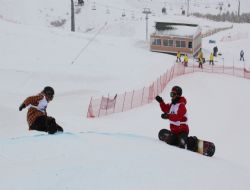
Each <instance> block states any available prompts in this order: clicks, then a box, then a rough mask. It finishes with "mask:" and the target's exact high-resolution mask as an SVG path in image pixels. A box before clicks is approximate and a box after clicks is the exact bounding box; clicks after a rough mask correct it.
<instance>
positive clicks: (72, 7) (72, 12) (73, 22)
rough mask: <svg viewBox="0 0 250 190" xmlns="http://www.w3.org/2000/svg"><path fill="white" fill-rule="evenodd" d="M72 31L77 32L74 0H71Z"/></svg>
mask: <svg viewBox="0 0 250 190" xmlns="http://www.w3.org/2000/svg"><path fill="white" fill-rule="evenodd" d="M71 31H72V32H75V10H74V1H73V0H71Z"/></svg>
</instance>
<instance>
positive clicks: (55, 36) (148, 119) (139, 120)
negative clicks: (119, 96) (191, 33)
mask: <svg viewBox="0 0 250 190" xmlns="http://www.w3.org/2000/svg"><path fill="white" fill-rule="evenodd" d="M58 2H59V1H56V0H53V1H52V0H43V1H38V0H22V1H14V0H1V1H0V58H1V63H0V87H1V88H0V98H1V100H2V101H1V102H0V114H1V119H0V167H1V171H0V189H5V190H7V189H8V190H17V189H25V190H33V189H36V190H45V189H47V190H52V189H61V190H66V189H73V190H76V189H79V190H80V189H91V190H100V189H102V190H110V189H116V190H128V189H129V190H160V189H186V190H194V189H197V190H198V189H203V190H205V189H209V190H210V189H218V190H221V189H232V190H234V189H239V190H247V189H249V187H250V181H249V178H250V162H249V160H250V143H249V142H248V139H249V137H248V136H249V133H250V129H249V127H248V117H249V112H248V111H249V97H250V81H249V80H247V79H244V78H237V77H234V76H230V75H223V74H212V73H203V72H197V73H192V74H187V75H184V76H181V77H178V78H176V79H174V80H172V81H171V82H170V83H169V84H168V85H167V87H166V89H165V90H164V92H163V93H162V94H160V95H161V96H162V97H163V99H164V100H165V101H170V97H169V92H170V89H171V87H172V86H173V85H179V86H181V87H182V89H183V95H184V96H185V97H186V99H187V101H188V103H187V109H188V116H189V126H190V135H192V136H193V135H196V136H197V137H199V138H201V139H206V140H210V141H212V142H214V143H215V145H216V152H215V155H214V156H213V157H211V158H210V157H205V156H202V155H200V154H197V153H193V152H190V151H187V150H182V149H178V148H176V147H172V146H169V145H167V144H166V143H163V142H161V141H159V140H158V131H159V130H160V129H162V128H168V125H169V122H168V121H167V120H162V119H161V117H160V115H161V111H160V108H159V105H158V103H157V102H156V101H154V102H153V103H151V104H148V105H146V106H143V107H139V108H136V109H133V110H130V111H127V112H123V113H116V114H112V115H109V116H106V117H100V118H91V119H88V118H87V117H86V116H87V109H88V104H89V101H90V98H91V97H101V96H102V95H107V94H108V93H111V94H114V93H123V92H125V91H128V90H133V89H141V88H142V87H143V86H147V85H149V84H150V83H151V82H153V81H155V80H156V79H157V78H158V77H159V76H160V75H161V74H163V73H164V72H165V71H167V70H168V69H169V68H170V67H171V66H172V65H173V64H175V59H176V58H175V57H174V56H172V55H168V54H163V53H155V52H150V51H149V41H147V40H146V36H145V35H146V31H145V28H146V23H145V14H143V13H142V11H143V8H145V7H149V8H151V9H152V10H153V13H152V14H150V15H149V34H150V33H152V32H153V31H154V27H153V26H154V22H155V21H158V20H164V19H166V21H167V22H168V21H169V20H172V21H174V22H182V23H183V22H191V23H192V22H194V23H198V24H199V25H200V26H201V28H202V30H203V31H208V30H210V29H213V28H217V27H222V26H223V27H228V26H231V25H232V23H227V22H225V23H217V22H213V21H208V20H204V19H200V18H195V17H185V16H181V8H185V6H186V4H185V2H186V1H184V0H182V1H181V0H179V1H174V0H172V1H168V3H166V2H165V3H164V2H163V1H160V0H152V1H151V0H137V1H132V0H112V1H111V0H96V1H90V0H87V1H85V5H84V6H83V7H79V6H75V10H76V32H70V1H69V0H60V3H58ZM237 2H238V1H233V0H232V1H229V0H228V1H227V3H231V5H232V6H230V9H233V8H235V6H237ZM218 3H219V1H216V0H210V1H204V0H200V1H199V0H196V1H191V5H190V6H191V7H190V11H193V10H195V9H196V10H197V7H199V9H200V10H204V11H206V10H208V9H209V11H208V12H212V11H213V12H214V13H216V14H217V13H218V12H219V10H218V8H217V6H216V5H218ZM75 4H77V3H76V2H75ZM225 5H226V3H225ZM233 5H235V6H233ZM247 5H249V1H248V0H241V8H242V9H241V10H242V12H247V10H248V9H247ZM93 6H95V9H96V10H93V9H94V7H93ZM163 6H167V7H168V8H167V13H168V14H167V15H162V13H161V8H162V7H163ZM225 7H226V6H225ZM248 7H249V6H248ZM228 8H229V7H228ZM225 9H226V8H225ZM107 10H108V11H107ZM235 11H237V8H235ZM124 13H125V16H123V15H124ZM63 20H65V23H64V24H63V25H61V26H58V27H55V26H53V24H51V23H53V22H54V21H60V22H61V21H63ZM60 22H59V23H60ZM248 31H250V25H249V24H233V28H232V29H230V30H225V31H222V32H219V33H217V34H214V35H212V36H209V37H206V38H204V39H203V41H202V46H203V51H204V53H205V56H206V57H208V55H209V54H210V53H211V51H212V48H213V47H214V46H215V45H217V46H218V49H219V52H220V53H221V54H222V56H219V57H218V58H216V62H215V64H216V65H219V64H220V65H222V64H224V65H228V66H235V67H244V66H245V67H246V68H250V64H249V61H248V60H250V56H249V53H250V52H249V43H250V39H249V34H248V33H249V32H248ZM239 34H244V35H239ZM228 36H238V37H237V38H234V40H228V41H226V40H222V39H225V38H226V37H228ZM209 40H214V41H216V43H215V44H211V43H209ZM241 49H243V50H244V51H245V62H242V61H240V60H239V53H240V50H241ZM191 61H192V60H191ZM47 85H49V86H52V87H53V88H54V89H55V97H54V100H53V101H52V102H50V103H49V105H48V108H47V112H48V114H49V115H51V116H54V117H55V118H56V120H57V122H58V123H59V124H60V125H61V126H62V127H63V128H64V131H65V132H64V133H63V134H57V135H48V134H46V133H43V132H38V131H29V130H28V125H27V122H26V111H27V109H25V110H23V111H22V112H19V111H18V107H19V105H20V104H21V103H22V102H23V100H24V99H25V98H26V97H28V96H31V95H35V94H37V93H39V92H40V91H41V90H42V89H43V88H44V86H47Z"/></svg>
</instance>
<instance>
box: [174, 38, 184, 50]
mask: <svg viewBox="0 0 250 190" xmlns="http://www.w3.org/2000/svg"><path fill="white" fill-rule="evenodd" d="M175 45H176V47H177V48H185V47H186V41H181V40H176V41H175Z"/></svg>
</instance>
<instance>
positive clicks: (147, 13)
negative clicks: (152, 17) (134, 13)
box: [142, 8, 151, 40]
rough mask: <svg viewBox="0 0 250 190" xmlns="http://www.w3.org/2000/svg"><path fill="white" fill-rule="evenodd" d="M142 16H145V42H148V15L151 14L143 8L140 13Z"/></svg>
mask: <svg viewBox="0 0 250 190" xmlns="http://www.w3.org/2000/svg"><path fill="white" fill-rule="evenodd" d="M142 13H143V14H146V18H145V19H146V40H148V15H149V14H151V11H150V9H149V8H144V9H143V11H142Z"/></svg>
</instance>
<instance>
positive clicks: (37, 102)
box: [19, 86, 63, 134]
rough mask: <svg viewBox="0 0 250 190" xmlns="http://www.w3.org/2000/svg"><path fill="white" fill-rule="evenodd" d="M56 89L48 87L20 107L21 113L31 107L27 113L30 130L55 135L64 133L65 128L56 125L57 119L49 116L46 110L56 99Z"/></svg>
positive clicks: (27, 99)
mask: <svg viewBox="0 0 250 190" xmlns="http://www.w3.org/2000/svg"><path fill="white" fill-rule="evenodd" d="M54 94H55V92H54V89H53V88H52V87H50V86H46V87H45V88H44V89H43V91H42V92H41V93H39V94H38V95H35V96H30V97H28V98H26V99H25V100H24V102H23V103H22V104H21V105H20V106H19V111H22V109H24V108H26V107H27V106H29V109H28V112H27V122H28V125H29V130H37V131H44V132H48V133H49V134H54V133H56V132H63V128H62V127H61V126H59V125H58V124H57V123H56V120H55V118H53V117H50V116H48V115H47V112H46V108H47V105H48V103H49V102H50V101H52V100H53V97H54Z"/></svg>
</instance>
